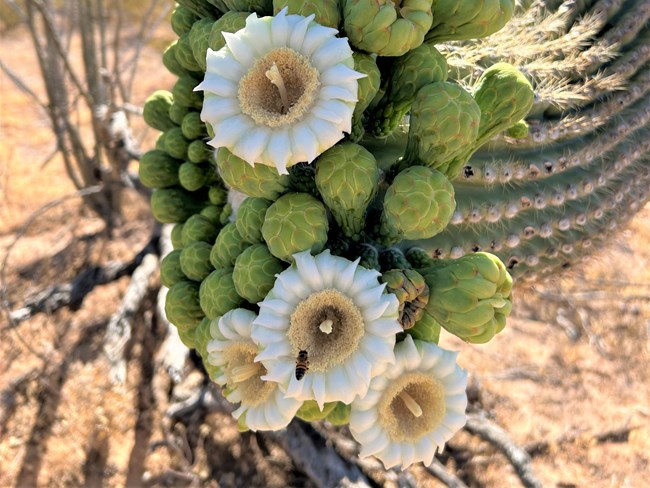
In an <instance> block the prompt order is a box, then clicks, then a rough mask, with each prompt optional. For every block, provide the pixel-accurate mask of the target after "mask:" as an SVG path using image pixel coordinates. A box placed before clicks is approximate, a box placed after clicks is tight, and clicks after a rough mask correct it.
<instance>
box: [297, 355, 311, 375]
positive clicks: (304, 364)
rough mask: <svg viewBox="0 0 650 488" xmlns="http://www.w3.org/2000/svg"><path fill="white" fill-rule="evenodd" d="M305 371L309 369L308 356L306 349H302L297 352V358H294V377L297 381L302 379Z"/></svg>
mask: <svg viewBox="0 0 650 488" xmlns="http://www.w3.org/2000/svg"><path fill="white" fill-rule="evenodd" d="M307 371H309V356H308V355H307V351H305V350H302V351H300V352H298V358H297V359H296V379H297V380H298V381H300V380H301V379H303V378H304V376H305V373H306V372H307Z"/></svg>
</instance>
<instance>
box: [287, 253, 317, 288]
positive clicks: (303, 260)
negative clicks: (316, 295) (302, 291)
mask: <svg viewBox="0 0 650 488" xmlns="http://www.w3.org/2000/svg"><path fill="white" fill-rule="evenodd" d="M293 258H294V260H295V263H296V271H297V272H298V274H299V275H300V277H301V278H302V279H303V281H304V282H305V283H308V284H309V286H310V287H311V289H312V290H314V291H316V290H322V289H323V282H322V280H321V278H320V273H319V271H318V267H317V266H316V261H315V260H314V258H313V256H312V255H311V254H310V253H309V251H305V252H299V253H297V254H294V255H293Z"/></svg>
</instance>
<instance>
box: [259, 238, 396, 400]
mask: <svg viewBox="0 0 650 488" xmlns="http://www.w3.org/2000/svg"><path fill="white" fill-rule="evenodd" d="M293 257H294V260H295V262H294V264H293V265H292V266H291V267H290V268H289V269H287V270H285V271H283V272H282V273H280V274H278V275H277V279H276V281H275V284H274V286H273V288H272V289H271V291H270V292H269V294H268V295H267V296H266V298H265V299H264V301H262V302H260V304H259V306H260V313H259V315H258V317H257V319H255V321H254V322H253V330H252V333H251V334H252V337H253V339H254V340H255V342H256V343H258V344H259V345H260V348H261V349H262V351H261V352H260V354H259V355H258V356H257V358H256V359H255V360H256V361H261V363H262V364H263V365H264V367H265V368H266V370H267V371H268V373H267V374H266V376H265V378H266V379H269V380H272V381H277V382H278V383H280V384H281V385H282V387H283V388H285V389H286V394H287V396H288V397H292V398H296V399H298V400H316V402H317V403H318V405H319V406H320V407H321V409H322V408H323V405H324V404H325V402H333V401H342V402H344V403H350V402H351V401H352V400H353V399H354V398H355V396H356V395H359V396H363V395H365V394H366V392H367V390H368V387H369V385H370V380H371V379H372V378H373V377H374V376H376V375H378V374H381V373H382V372H383V371H384V369H386V366H388V364H390V363H392V362H393V361H394V353H393V348H394V345H395V334H396V333H398V332H400V331H401V330H402V328H401V326H400V325H399V323H398V321H397V314H398V307H399V302H398V300H397V297H395V295H393V294H386V293H384V288H385V284H380V283H379V281H378V279H377V278H378V277H379V272H377V271H374V270H368V269H365V268H363V267H361V266H359V260H358V259H357V260H356V261H354V262H352V261H349V260H347V259H345V258H341V257H336V256H332V255H330V253H329V251H324V252H322V253H321V254H319V255H318V256H316V257H313V256H312V255H311V254H310V253H309V251H304V252H300V253H297V254H294V256H293ZM300 351H306V352H307V354H308V359H309V370H308V371H307V373H306V374H305V375H304V377H303V378H302V379H300V380H298V379H296V375H295V368H296V358H297V357H298V354H299V352H300Z"/></svg>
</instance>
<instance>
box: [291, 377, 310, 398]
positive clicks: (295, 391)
mask: <svg viewBox="0 0 650 488" xmlns="http://www.w3.org/2000/svg"><path fill="white" fill-rule="evenodd" d="M311 381H312V375H310V376H309V377H305V378H303V379H302V380H300V381H298V380H297V379H296V377H295V376H294V375H292V376H291V379H290V380H289V386H288V387H287V392H286V395H285V396H286V397H288V398H296V399H298V400H301V399H303V398H305V391H309V389H310V387H311ZM309 397H311V395H309V396H308V398H309Z"/></svg>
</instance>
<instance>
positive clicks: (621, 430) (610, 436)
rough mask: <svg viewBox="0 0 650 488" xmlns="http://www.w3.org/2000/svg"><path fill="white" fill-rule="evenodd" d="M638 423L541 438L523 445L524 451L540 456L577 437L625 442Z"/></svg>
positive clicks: (601, 441)
mask: <svg viewBox="0 0 650 488" xmlns="http://www.w3.org/2000/svg"><path fill="white" fill-rule="evenodd" d="M639 428H640V426H639V425H633V426H625V427H617V428H614V429H610V430H606V431H605V432H601V433H599V434H591V435H589V434H586V433H585V432H584V431H576V432H569V433H568V434H566V435H563V436H561V437H559V438H558V439H556V440H541V441H535V442H530V443H528V444H526V445H525V446H524V449H525V450H526V452H527V453H528V454H529V455H530V456H531V457H535V456H541V455H543V454H546V453H547V452H549V450H550V448H551V446H560V445H562V444H567V443H570V442H574V441H576V440H578V439H589V440H595V441H596V442H597V443H604V442H627V441H628V439H629V437H630V434H631V433H632V432H633V431H635V430H636V429H639Z"/></svg>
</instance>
